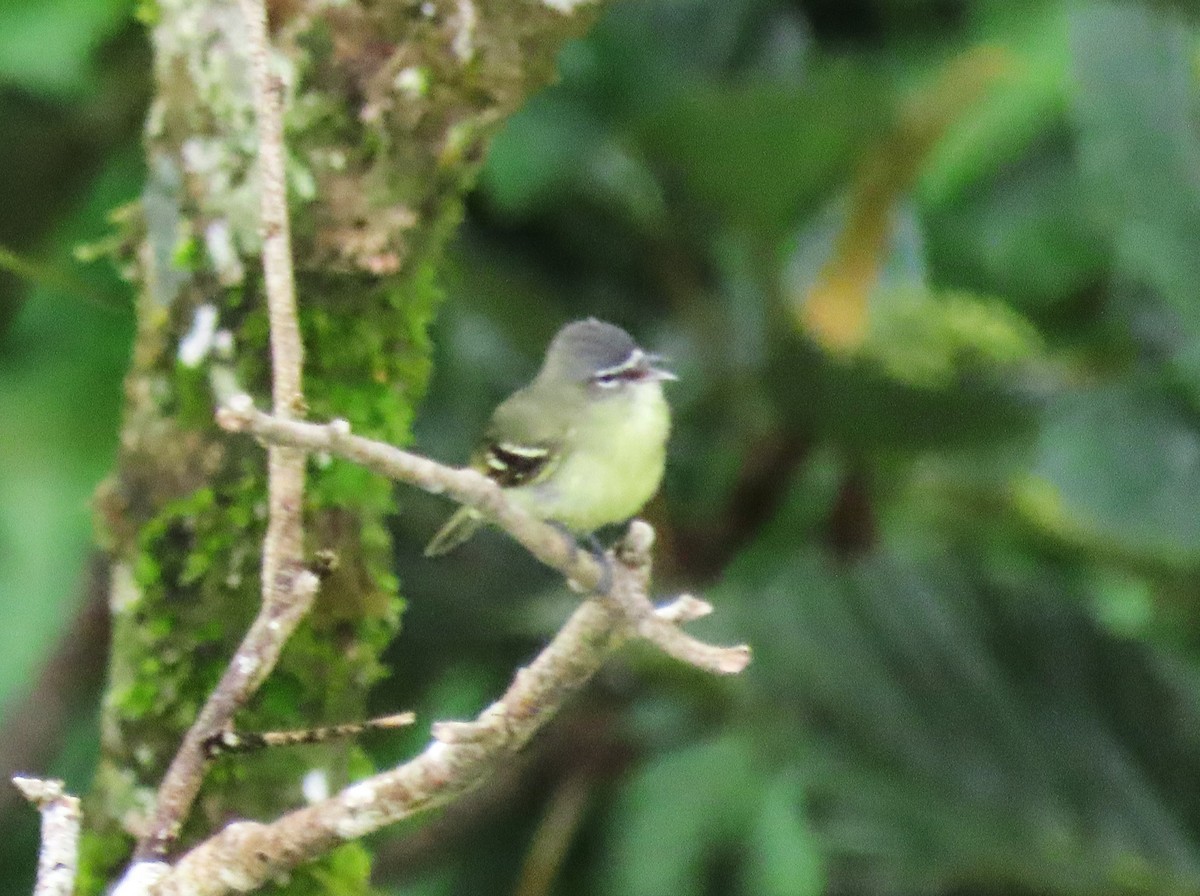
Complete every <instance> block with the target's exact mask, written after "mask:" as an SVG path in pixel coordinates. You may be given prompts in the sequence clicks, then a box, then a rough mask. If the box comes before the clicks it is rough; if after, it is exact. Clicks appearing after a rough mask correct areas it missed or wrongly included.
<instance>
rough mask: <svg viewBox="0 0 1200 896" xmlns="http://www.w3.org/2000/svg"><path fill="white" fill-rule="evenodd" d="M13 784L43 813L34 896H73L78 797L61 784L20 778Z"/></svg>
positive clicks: (78, 822)
mask: <svg viewBox="0 0 1200 896" xmlns="http://www.w3.org/2000/svg"><path fill="white" fill-rule="evenodd" d="M12 782H13V784H15V785H16V787H17V789H18V790H19V791H21V793H22V794H23V795H24V797H25V799H27V800H29V801H30V802H31V803H33V804H34V805H35V806H37V807H38V811H39V812H41V813H42V849H41V853H40V854H39V855H38V873H37V884H36V885H35V886H34V890H33V894H34V896H71V893H72V892H73V891H74V889H75V872H76V868H77V867H78V864H79V827H80V821H81V820H82V812H81V811H80V808H79V798H78V797H74V796H70V795H69V794H67V793H66V792H65V791H64V789H63V782H62V781H54V780H43V779H41V778H22V777H19V776H18V777H15V778H13V779H12Z"/></svg>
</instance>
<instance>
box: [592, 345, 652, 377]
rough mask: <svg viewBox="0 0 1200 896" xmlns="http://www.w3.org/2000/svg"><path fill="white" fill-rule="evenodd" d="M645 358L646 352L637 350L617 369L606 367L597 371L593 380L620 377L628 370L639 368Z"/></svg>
mask: <svg viewBox="0 0 1200 896" xmlns="http://www.w3.org/2000/svg"><path fill="white" fill-rule="evenodd" d="M645 357H646V353H645V352H643V351H642V350H641V349H640V348H635V349H634V350H633V351H632V352H630V353H629V357H628V358H626V359H625V360H624V361H622V362H621V363H620V364H617V365H616V366H615V367H606V368H605V369H604V370H597V371H596V372H595V373H593V374H592V379H594V380H599V379H605V378H607V377H613V376H619V375H620V374H622V373H624V372H625V371H627V370H633V368H635V367H637V366H638V365H639V364H641V363H642V362H643V360H644V359H645Z"/></svg>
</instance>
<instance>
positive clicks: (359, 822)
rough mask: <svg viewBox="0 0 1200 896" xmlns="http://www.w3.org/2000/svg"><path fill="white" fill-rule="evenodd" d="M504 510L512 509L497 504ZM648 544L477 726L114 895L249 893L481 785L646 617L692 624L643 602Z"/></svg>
mask: <svg viewBox="0 0 1200 896" xmlns="http://www.w3.org/2000/svg"><path fill="white" fill-rule="evenodd" d="M426 463H432V462H429V461H426ZM433 466H435V467H436V466H438V465H436V464H434V465H433ZM449 472H450V473H458V472H460V471H456V470H449ZM502 503H507V502H505V501H503V499H502ZM535 522H536V521H535ZM551 531H552V532H553V531H554V530H553V529H551ZM652 541H653V534H652V530H650V527H649V526H647V525H646V524H645V523H638V522H635V523H634V524H633V525H631V526H630V530H629V533H628V534H627V535H626V538H625V540H624V542H623V545H622V548H621V550H619V551H618V552H617V559H616V562H615V564H614V569H613V585H612V588H611V589H610V592H609V593H608V594H606V595H593V596H592V597H591V598H589V599H588V600H586V601H584V602H583V603H582V604H581V605H580V606H579V608H578V609H577V610H576V611H575V612H574V614H572V616H571V618H570V619H569V620H568V621H567V623H566V624H565V625H564V626H563V628H562V629H561V630H560V631H559V632H558V634H557V635H555V637H554V639H553V640H552V641H551V642H550V644H549V645H547V647H546V648H545V650H543V651H542V653H541V654H539V655H538V657H537V658H536V659H535V660H534V661H533V662H532V663H531V664H530V665H529V666H527V667H525V668H523V669H520V670H518V672H517V674H516V676H515V678H514V679H513V682H512V684H511V685H510V686H509V688H508V690H507V691H506V692H505V694H504V696H503V697H502V698H501V699H500V700H499V701H497V702H496V703H493V704H492V705H491V706H489V707H488V708H487V709H486V710H484V711H483V713H481V714H480V715H479V717H478V718H476V719H475V720H474V721H472V722H442V723H438V724H435V725H434V726H433V737H434V740H433V741H432V743H430V745H429V746H428V747H426V749H425V750H424V751H423V752H422V753H421V754H420V755H418V756H416V757H415V758H414V759H411V760H409V761H408V762H406V763H404V764H403V765H400V766H397V767H396V768H394V769H391V770H389V771H386V772H382V773H381V774H378V775H374V776H372V777H370V778H366V779H364V780H362V781H359V782H358V783H357V784H353V785H351V786H350V787H348V788H346V789H345V790H343V791H341V792H340V793H338V794H336V795H335V796H333V797H331V798H329V799H327V800H323V801H321V802H318V803H315V804H313V805H311V806H307V807H305V808H302V809H297V810H295V811H293V812H291V813H289V814H287V815H284V816H283V817H281V818H279V819H277V820H276V821H273V822H270V823H268V824H260V823H257V822H237V823H235V824H232V825H229V826H228V827H226V828H225V829H224V830H223V831H221V832H220V833H219V834H217V835H215V836H214V837H212V838H210V839H209V840H208V841H206V842H204V843H202V844H201V845H200V846H197V847H196V848H195V849H193V850H192V851H191V852H189V853H187V854H185V855H184V856H182V857H181V858H180V859H179V861H178V862H177V863H176V864H175V865H174V867H168V866H166V865H165V864H164V863H149V864H147V865H146V867H142V868H139V867H138V866H135V867H134V868H132V869H130V874H129V876H128V877H127V878H126V881H124V882H123V883H122V885H121V887H120V888H119V889H118V891H117V892H119V893H121V894H122V896H132V894H134V893H154V894H157V896H167V894H170V896H183V894H191V896H223V894H226V893H232V892H241V891H245V890H250V889H253V888H254V887H257V886H260V885H261V884H263V883H265V882H267V881H269V880H271V879H273V878H275V877H277V876H279V875H281V874H283V873H286V872H287V871H289V870H290V869H292V868H295V867H296V866H298V865H300V864H302V863H304V862H307V861H310V860H311V859H313V858H315V857H317V856H319V855H321V854H323V853H325V852H327V851H328V850H330V849H332V848H333V847H335V846H337V845H338V844H340V843H343V842H346V841H348V840H354V839H358V838H360V837H363V836H365V835H366V834H369V833H371V832H373V831H376V830H378V829H380V828H381V827H383V826H385V825H388V824H392V823H394V822H396V821H399V820H401V819H403V818H407V817H409V816H411V815H413V814H415V813H417V812H420V811H423V810H425V809H429V808H432V807H435V806H440V805H442V804H444V803H446V802H448V801H450V800H451V799H453V798H454V797H456V796H458V795H460V794H462V793H464V792H466V791H468V790H470V789H472V788H474V787H475V786H476V785H478V784H479V783H481V782H482V781H484V780H485V779H487V778H488V776H490V775H491V774H493V773H494V771H495V769H496V768H497V766H498V765H500V764H501V763H503V762H504V761H505V760H506V759H508V758H509V757H511V756H512V755H513V753H515V752H516V751H517V750H519V749H520V748H521V747H522V746H523V745H524V744H525V743H526V742H528V741H529V739H530V738H531V737H533V735H534V734H535V733H536V732H537V731H538V729H539V728H541V727H542V726H543V725H544V724H545V723H546V722H547V721H549V720H550V719H551V718H553V717H554V716H555V714H556V713H557V712H558V711H559V709H560V708H561V707H562V705H563V703H564V702H565V701H566V700H567V699H568V698H569V697H570V696H571V695H572V694H574V693H575V692H576V691H577V690H578V689H579V688H580V687H582V685H583V684H584V683H585V682H586V681H587V680H588V679H589V678H590V677H591V676H592V675H593V674H594V673H595V672H596V670H597V669H599V668H600V666H601V665H602V664H603V663H604V661H605V660H606V659H607V658H608V657H609V656H610V655H611V654H612V653H613V651H615V650H616V649H617V648H618V647H619V646H620V645H621V644H623V643H624V642H625V641H627V640H628V639H629V638H630V637H634V636H636V635H638V634H639V633H640V631H641V628H642V626H641V622H642V621H643V620H645V619H648V618H655V619H658V621H659V622H660V623H661V624H662V625H664V626H665V625H670V622H669V621H668V619H669V618H670V617H672V616H673V615H675V616H681V617H687V616H689V615H690V613H689V612H688V607H690V606H693V604H691V603H690V602H689V603H688V605H687V606H685V607H682V608H680V607H672V608H670V609H668V610H667V611H666V612H665V613H664V614H662V616H661V617H660V616H658V615H656V611H655V609H654V607H653V606H652V605H651V604H650V602H649V600H648V599H647V597H646V594H645V588H646V584H647V582H648V580H649V563H650V558H649V549H650V546H651V543H652ZM685 637H686V636H685ZM696 643H700V642H696ZM703 646H705V647H706V648H708V649H709V650H721V648H711V647H709V646H708V645H703ZM725 650H726V652H727V654H728V656H727V657H726V659H725V660H724V661H723V662H720V663H710V662H708V658H704V657H702V659H704V660H705V661H704V663H703V665H704V667H705V668H713V669H715V670H717V671H734V666H736V665H737V664H738V661H739V660H738V658H740V664H741V666H740V667H744V666H745V663H746V662H747V661H748V660H749V651H748V650H747V649H746V648H744V647H742V648H727V649H725ZM740 667H739V668H740ZM138 875H140V876H141V877H143V878H146V877H150V878H153V879H154V881H155V883H154V886H152V887H145V888H142V889H136V888H133V887H132V886H131V879H132V878H133V877H135V876H138Z"/></svg>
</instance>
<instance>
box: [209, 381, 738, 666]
mask: <svg viewBox="0 0 1200 896" xmlns="http://www.w3.org/2000/svg"><path fill="white" fill-rule="evenodd" d="M217 422H218V423H219V424H220V425H221V426H222V427H223V428H224V429H227V430H229V431H230V432H246V433H250V434H252V435H254V436H256V437H258V439H259V440H260V441H263V442H265V443H267V444H268V445H288V446H291V447H295V448H302V449H304V450H305V451H317V452H325V453H328V454H333V455H337V456H338V457H342V458H345V459H347V460H352V461H354V462H355V463H358V464H360V465H361V466H364V467H366V468H367V469H369V470H373V471H375V472H376V473H379V474H380V475H382V476H387V477H388V478H390V479H396V480H399V481H401V482H407V483H409V484H411V485H415V486H417V487H418V488H421V489H423V490H425V491H427V492H430V493H432V494H436V495H440V494H445V495H448V496H449V497H451V498H453V499H454V500H456V501H458V502H459V503H460V504H468V505H470V506H472V507H474V508H476V509H477V510H479V511H481V512H483V513H484V514H485V515H486V516H487V517H488V518H489V519H490V520H492V522H494V523H495V524H496V525H497V526H499V527H500V528H501V529H503V530H504V531H505V532H507V533H508V534H509V535H511V536H512V537H513V538H515V539H516V540H517V541H518V542H520V543H521V544H522V545H523V546H524V547H525V548H526V549H527V550H528V551H529V552H530V553H531V554H533V556H534V557H536V558H537V559H538V560H540V561H541V562H542V563H544V564H546V565H547V566H549V567H551V568H553V569H556V570H558V571H559V572H561V573H562V574H563V575H564V576H566V577H567V579H568V580H569V581H571V582H574V583H576V584H577V585H578V586H579V587H581V588H582V589H583V590H585V591H590V590H592V589H594V588H595V587H596V586H597V584H598V583H599V582H600V581H601V579H602V578H603V571H602V570H601V568H600V564H599V563H598V562H597V561H596V559H595V558H594V557H593V556H592V555H591V554H589V553H587V552H586V551H581V550H580V549H579V548H578V546H577V545H576V544H575V542H574V540H573V539H571V538H568V537H565V536H564V535H563V533H562V532H560V531H559V530H558V529H556V528H555V527H554V526H552V525H550V524H549V523H546V522H543V521H542V520H539V519H537V518H536V517H534V516H532V515H530V514H529V513H528V512H526V511H525V510H523V509H521V508H520V507H517V506H516V505H515V504H513V503H512V502H511V501H509V500H508V498H507V497H506V496H505V494H504V492H503V490H502V489H501V488H500V487H499V486H497V485H496V483H495V482H493V481H492V480H490V479H488V478H487V477H486V476H484V475H482V474H481V473H478V472H476V471H475V470H471V469H460V468H457V467H447V466H445V465H443V464H439V463H437V462H436V461H432V460H430V459H429V458H427V457H422V456H421V455H419V454H413V453H412V452H409V451H402V450H401V449H399V448H396V447H395V446H394V445H389V444H387V443H386V442H376V441H374V440H372V439H364V438H362V437H361V436H356V435H353V434H352V433H351V432H350V425H349V424H348V423H347V422H346V421H345V420H335V421H333V422H332V423H327V424H319V423H305V422H301V421H297V420H284V419H281V418H279V417H273V416H271V415H269V414H264V413H262V412H261V411H259V410H258V409H257V408H255V407H254V403H253V401H252V400H251V399H250V396H248V395H239V396H235V397H234V398H233V399H232V400H231V401H230V403H229V404H227V405H226V406H225V407H223V408H221V409H220V410H219V411H218V412H217ZM653 537H654V534H653V530H652V529H651V528H650V527H649V526H647V525H645V524H642V525H641V526H637V525H635V526H631V527H630V532H629V534H628V535H627V536H626V537H625V539H624V541H622V543H621V544H620V545H619V546H618V548H617V554H618V556H617V558H616V559H617V560H623V558H621V557H620V556H619V554H620V552H621V551H628V552H631V553H632V556H633V557H635V558H640V557H641V556H642V555H644V554H645V553H647V552H648V551H649V544H642V542H641V540H640V539H650V540H653ZM642 584H643V587H642V589H641V590H639V591H636V592H629V591H628V590H626V591H624V592H623V591H621V590H619V589H614V590H613V591H612V594H613V595H614V597H615V598H617V599H622V598H623V597H625V596H626V595H628V594H631V593H636V594H638V595H640V598H639V599H638V600H635V601H634V602H633V603H631V604H630V605H628V606H625V607H623V609H624V611H625V613H626V615H627V616H628V618H629V619H630V620H632V621H633V622H634V624H635V626H636V628H637V634H638V636H639V637H641V638H644V639H646V640H648V641H650V642H652V643H654V644H656V645H658V646H659V647H660V648H661V649H662V650H663V651H665V652H666V653H667V654H669V655H670V656H673V657H675V658H676V659H679V660H682V661H683V662H686V663H690V664H691V665H694V666H697V667H699V668H701V669H706V670H708V671H709V672H715V673H718V674H722V675H729V674H734V673H737V672H740V671H741V670H742V669H744V668H745V667H746V665H747V664H748V663H749V662H750V650H749V648H748V647H745V646H740V647H713V646H712V645H710V644H705V643H704V642H702V641H698V640H696V639H695V638H692V637H691V636H689V635H687V634H685V633H684V632H682V631H680V630H679V629H678V628H677V627H676V625H675V623H676V622H678V621H687V620H691V619H697V618H699V617H700V616H703V615H706V614H707V613H708V612H709V610H710V609H711V608H710V607H709V606H708V604H706V603H705V602H704V601H702V600H700V599H699V598H696V597H693V596H692V595H684V596H683V597H681V598H679V599H678V600H676V601H674V602H673V603H671V604H670V605H668V606H666V607H662V608H659V609H657V610H656V609H654V607H652V606H651V604H650V602H649V600H648V598H647V597H646V591H645V585H646V583H644V582H643V583H642Z"/></svg>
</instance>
